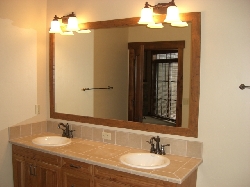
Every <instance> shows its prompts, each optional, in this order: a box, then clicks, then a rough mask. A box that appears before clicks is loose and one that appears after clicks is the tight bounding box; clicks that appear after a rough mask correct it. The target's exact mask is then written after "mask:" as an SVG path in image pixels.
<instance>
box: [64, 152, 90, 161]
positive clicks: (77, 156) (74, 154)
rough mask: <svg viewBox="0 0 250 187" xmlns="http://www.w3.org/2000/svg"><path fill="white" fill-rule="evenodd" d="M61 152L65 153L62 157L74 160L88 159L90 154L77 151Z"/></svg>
mask: <svg viewBox="0 0 250 187" xmlns="http://www.w3.org/2000/svg"><path fill="white" fill-rule="evenodd" d="M63 154H64V155H66V156H64V157H68V158H74V160H79V159H84V160H88V159H89V158H90V156H88V155H85V154H84V153H78V152H71V151H65V152H64V153H63ZM79 161H80V160H79Z"/></svg>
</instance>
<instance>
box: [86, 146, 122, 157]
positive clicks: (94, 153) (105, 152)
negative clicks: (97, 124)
mask: <svg viewBox="0 0 250 187" xmlns="http://www.w3.org/2000/svg"><path fill="white" fill-rule="evenodd" d="M105 147H106V146H105ZM105 147H99V148H98V149H94V150H91V151H88V152H86V153H84V154H86V155H89V156H91V157H97V158H102V159H108V160H110V159H112V158H113V157H115V156H117V155H120V154H121V153H122V151H120V150H115V149H108V148H105Z"/></svg>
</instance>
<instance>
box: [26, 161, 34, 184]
mask: <svg viewBox="0 0 250 187" xmlns="http://www.w3.org/2000/svg"><path fill="white" fill-rule="evenodd" d="M24 181H25V187H28V186H32V187H37V177H36V175H35V163H34V162H29V161H25V180H24Z"/></svg>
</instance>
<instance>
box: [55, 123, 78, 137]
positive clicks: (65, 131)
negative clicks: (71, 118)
mask: <svg viewBox="0 0 250 187" xmlns="http://www.w3.org/2000/svg"><path fill="white" fill-rule="evenodd" d="M61 126H63V127H64V128H65V129H62V128H61ZM58 129H62V131H63V133H62V137H67V138H73V131H75V130H69V124H68V123H67V124H66V125H64V124H63V123H59V124H58Z"/></svg>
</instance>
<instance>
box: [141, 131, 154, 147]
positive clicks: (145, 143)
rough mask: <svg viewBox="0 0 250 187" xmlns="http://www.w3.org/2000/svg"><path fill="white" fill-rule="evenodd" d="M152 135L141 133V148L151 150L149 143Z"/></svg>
mask: <svg viewBox="0 0 250 187" xmlns="http://www.w3.org/2000/svg"><path fill="white" fill-rule="evenodd" d="M151 138H152V136H150V135H141V148H142V149H144V150H147V151H150V148H151V145H150V143H149V141H150V139H151Z"/></svg>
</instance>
